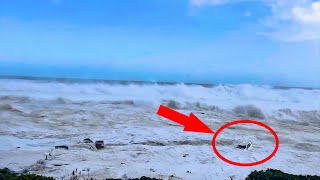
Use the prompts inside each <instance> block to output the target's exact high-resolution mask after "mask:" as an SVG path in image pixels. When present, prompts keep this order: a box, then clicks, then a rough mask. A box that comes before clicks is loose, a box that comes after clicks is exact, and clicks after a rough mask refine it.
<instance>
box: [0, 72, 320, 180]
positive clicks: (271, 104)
mask: <svg viewBox="0 0 320 180" xmlns="http://www.w3.org/2000/svg"><path fill="white" fill-rule="evenodd" d="M159 105H164V106H166V107H169V108H172V109H174V110H176V111H178V112H180V113H183V114H185V115H189V114H190V113H193V114H195V115H196V116H197V117H198V118H199V119H201V120H202V121H203V122H204V123H205V124H206V125H207V126H208V127H210V129H212V131H214V132H215V131H216V130H217V129H219V127H221V126H223V125H224V124H226V123H228V122H231V121H234V120H240V119H249V120H256V121H259V122H263V123H264V124H267V125H268V126H269V127H271V128H272V129H273V130H274V131H275V132H276V133H277V135H278V137H279V141H280V144H279V149H278V151H277V153H276V154H275V155H274V156H273V157H272V158H271V159H270V160H269V161H267V162H265V163H263V164H261V165H259V166H249V167H239V166H235V165H232V164H228V163H227V162H225V161H223V160H221V159H220V158H219V157H218V156H217V155H216V154H215V153H214V152H213V148H212V137H213V135H212V134H205V133H194V132H184V131H183V127H182V126H181V125H179V124H177V123H174V122H172V121H169V120H168V119H165V118H163V117H160V116H158V115H157V110H158V108H159ZM85 139H86V141H87V142H85V141H84V140H85ZM91 141H92V143H91ZM95 141H103V143H104V148H101V149H100V148H97V147H96V146H94V142H95ZM0 142H1V143H0V168H3V167H8V168H10V169H12V170H15V171H18V172H23V171H28V172H32V173H35V174H39V175H45V176H53V177H55V178H59V179H62V178H64V179H67V178H68V177H70V176H72V174H74V173H78V174H79V176H84V177H94V178H97V179H105V178H107V177H108V178H136V177H141V176H149V177H155V178H166V177H173V178H174V179H217V180H219V179H230V178H232V179H244V178H245V177H246V176H247V175H248V174H249V173H250V172H251V171H253V170H264V169H267V168H273V169H279V170H281V171H285V172H287V173H291V174H310V175H320V166H319V162H320V89H311V88H310V89H306V88H290V87H272V86H258V85H252V84H239V85H222V84H220V85H219V84H217V85H206V84H184V83H156V82H130V81H97V80H96V81H94V80H73V79H36V78H20V79H17V78H1V79H0ZM247 142H251V143H252V148H251V149H248V150H243V149H238V148H236V147H237V145H239V144H246V143H247ZM216 146H217V149H218V150H219V152H220V153H221V155H223V156H224V157H225V158H227V159H229V160H231V161H235V162H242V163H250V162H257V161H260V160H262V159H264V158H266V157H267V156H269V155H270V154H271V153H272V151H273V150H274V148H275V139H274V137H273V135H272V134H271V133H270V132H268V130H266V129H265V128H263V127H259V126H256V125H253V124H238V125H234V126H231V127H229V128H227V129H225V130H224V131H222V132H221V133H220V134H219V136H218V137H217V142H216Z"/></svg>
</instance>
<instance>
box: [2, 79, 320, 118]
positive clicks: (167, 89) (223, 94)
mask: <svg viewBox="0 0 320 180" xmlns="http://www.w3.org/2000/svg"><path fill="white" fill-rule="evenodd" d="M0 100H1V101H2V102H4V101H6V100H10V101H16V102H33V101H50V102H53V103H61V104H68V103H107V104H124V105H136V106H147V107H149V106H151V107H157V106H158V105H159V104H161V103H162V104H166V105H168V106H170V107H172V108H177V109H179V108H191V109H192V108H199V109H203V110H213V109H216V108H222V109H234V108H235V109H236V110H237V111H240V110H241V107H240V109H239V106H244V107H247V108H249V109H250V106H254V107H258V108H260V109H263V111H264V112H267V111H273V110H278V109H290V110H319V109H320V103H319V100H320V90H319V89H300V88H274V87H271V86H256V85H250V84H242V85H216V86H208V87H205V86H202V85H187V84H157V83H153V84H150V83H147V84H144V83H126V84H120V83H102V82H94V83H87V82H72V83H70V82H59V81H40V80H21V79H0ZM246 105H250V106H246ZM2 107H3V106H2ZM242 111H244V110H243V108H242Z"/></svg>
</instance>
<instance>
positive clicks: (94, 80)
mask: <svg viewBox="0 0 320 180" xmlns="http://www.w3.org/2000/svg"><path fill="white" fill-rule="evenodd" d="M0 79H12V80H31V81H46V82H61V83H105V84H121V85H129V84H138V85H154V84H157V85H177V84H185V85H187V86H192V85H198V86H202V87H206V88H211V87H215V86H218V85H225V86H232V85H243V84H250V85H255V86H270V87H272V88H273V89H305V90H313V89H320V88H314V87H299V86H279V85H276V86H274V85H268V84H263V85H261V84H252V83H234V84H232V83H197V82H178V81H150V80H120V79H102V78H72V77H71V78H69V77H43V76H13V75H0Z"/></svg>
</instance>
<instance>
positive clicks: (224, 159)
mask: <svg viewBox="0 0 320 180" xmlns="http://www.w3.org/2000/svg"><path fill="white" fill-rule="evenodd" d="M244 123H246V124H255V125H258V126H262V127H264V128H266V129H268V130H269V131H270V132H271V133H272V135H273V137H274V139H275V140H276V146H275V148H274V150H273V151H272V153H271V154H270V155H269V156H268V157H266V158H265V159H262V160H260V161H256V162H251V163H240V162H234V161H231V160H229V159H227V158H225V157H223V156H222V155H221V154H220V153H219V151H218V150H217V148H216V140H217V137H218V135H219V133H221V131H223V130H224V129H226V128H228V127H230V126H232V125H235V124H244ZM212 147H213V151H214V152H215V153H216V154H217V156H218V157H219V158H220V159H222V160H223V161H225V162H227V163H229V164H232V165H235V166H256V165H259V164H262V163H265V162H267V161H269V160H270V159H271V158H272V157H273V156H274V155H275V154H276V153H277V151H278V149H279V138H278V135H277V133H276V132H275V131H274V130H273V129H272V128H271V127H269V126H268V125H266V124H264V123H262V122H258V121H254V120H237V121H232V122H229V123H227V124H225V125H223V126H221V127H220V128H219V129H218V130H217V132H215V134H214V136H213V139H212Z"/></svg>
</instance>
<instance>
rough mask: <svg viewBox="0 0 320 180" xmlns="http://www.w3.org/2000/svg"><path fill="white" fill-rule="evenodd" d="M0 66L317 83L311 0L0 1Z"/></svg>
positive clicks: (95, 74) (3, 70) (317, 8)
mask: <svg viewBox="0 0 320 180" xmlns="http://www.w3.org/2000/svg"><path fill="white" fill-rule="evenodd" d="M0 62H1V64H0V75H28V76H49V77H80V78H104V79H130V80H153V81H189V82H207V83H257V84H270V85H285V86H312V87H320V1H312V0H134V1H133V0H105V1H101V0H90V1H88V0H24V1H11V0H3V1H1V2H0Z"/></svg>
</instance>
